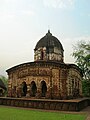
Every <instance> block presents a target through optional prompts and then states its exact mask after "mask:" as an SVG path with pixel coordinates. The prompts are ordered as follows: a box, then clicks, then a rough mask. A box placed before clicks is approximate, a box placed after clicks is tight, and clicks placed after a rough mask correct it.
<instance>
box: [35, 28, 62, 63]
mask: <svg viewBox="0 0 90 120" xmlns="http://www.w3.org/2000/svg"><path fill="white" fill-rule="evenodd" d="M63 51H64V50H63V46H62V44H61V43H60V41H59V40H58V39H57V38H56V37H54V36H53V35H52V34H51V33H50V30H48V33H47V34H46V35H45V36H44V37H42V38H41V39H40V40H39V41H38V42H37V44H36V47H35V49H34V61H40V60H45V61H49V60H50V61H60V62H63Z"/></svg>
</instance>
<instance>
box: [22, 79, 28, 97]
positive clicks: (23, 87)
mask: <svg viewBox="0 0 90 120" xmlns="http://www.w3.org/2000/svg"><path fill="white" fill-rule="evenodd" d="M26 94H27V84H26V82H25V81H24V82H22V96H26Z"/></svg>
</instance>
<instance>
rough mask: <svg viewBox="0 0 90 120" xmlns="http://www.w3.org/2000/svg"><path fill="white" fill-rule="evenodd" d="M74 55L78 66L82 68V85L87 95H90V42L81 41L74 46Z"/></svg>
mask: <svg viewBox="0 0 90 120" xmlns="http://www.w3.org/2000/svg"><path fill="white" fill-rule="evenodd" d="M72 56H73V57H74V58H75V59H76V63H77V65H78V67H79V68H80V69H81V70H82V74H83V80H82V87H83V93H84V95H85V96H90V42H85V41H79V42H78V43H77V44H76V45H75V46H74V52H73V54H72Z"/></svg>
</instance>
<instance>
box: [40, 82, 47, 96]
mask: <svg viewBox="0 0 90 120" xmlns="http://www.w3.org/2000/svg"><path fill="white" fill-rule="evenodd" d="M46 92H47V86H46V82H45V81H42V82H41V96H42V97H45V96H46Z"/></svg>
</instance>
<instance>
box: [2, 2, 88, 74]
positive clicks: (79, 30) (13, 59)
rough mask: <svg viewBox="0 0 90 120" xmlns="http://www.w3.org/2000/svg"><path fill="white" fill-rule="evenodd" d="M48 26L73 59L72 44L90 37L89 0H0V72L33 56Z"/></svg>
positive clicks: (68, 60) (68, 56)
mask: <svg viewBox="0 0 90 120" xmlns="http://www.w3.org/2000/svg"><path fill="white" fill-rule="evenodd" d="M48 29H50V31H51V33H52V34H53V35H54V36H56V37H57V38H58V39H59V40H60V42H61V43H62V45H63V47H64V58H65V60H64V61H65V62H66V63H74V61H75V60H74V59H73V58H72V57H71V53H72V52H73V49H72V45H74V44H75V43H77V41H78V40H90V0H26V1H25V0H0V74H2V75H6V72H5V71H6V69H8V68H10V67H12V66H14V65H18V64H20V63H25V62H30V61H33V60H34V51H33V49H34V47H35V45H36V43H37V41H38V40H39V39H40V38H42V37H43V36H44V35H45V34H46V33H47V31H48Z"/></svg>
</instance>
